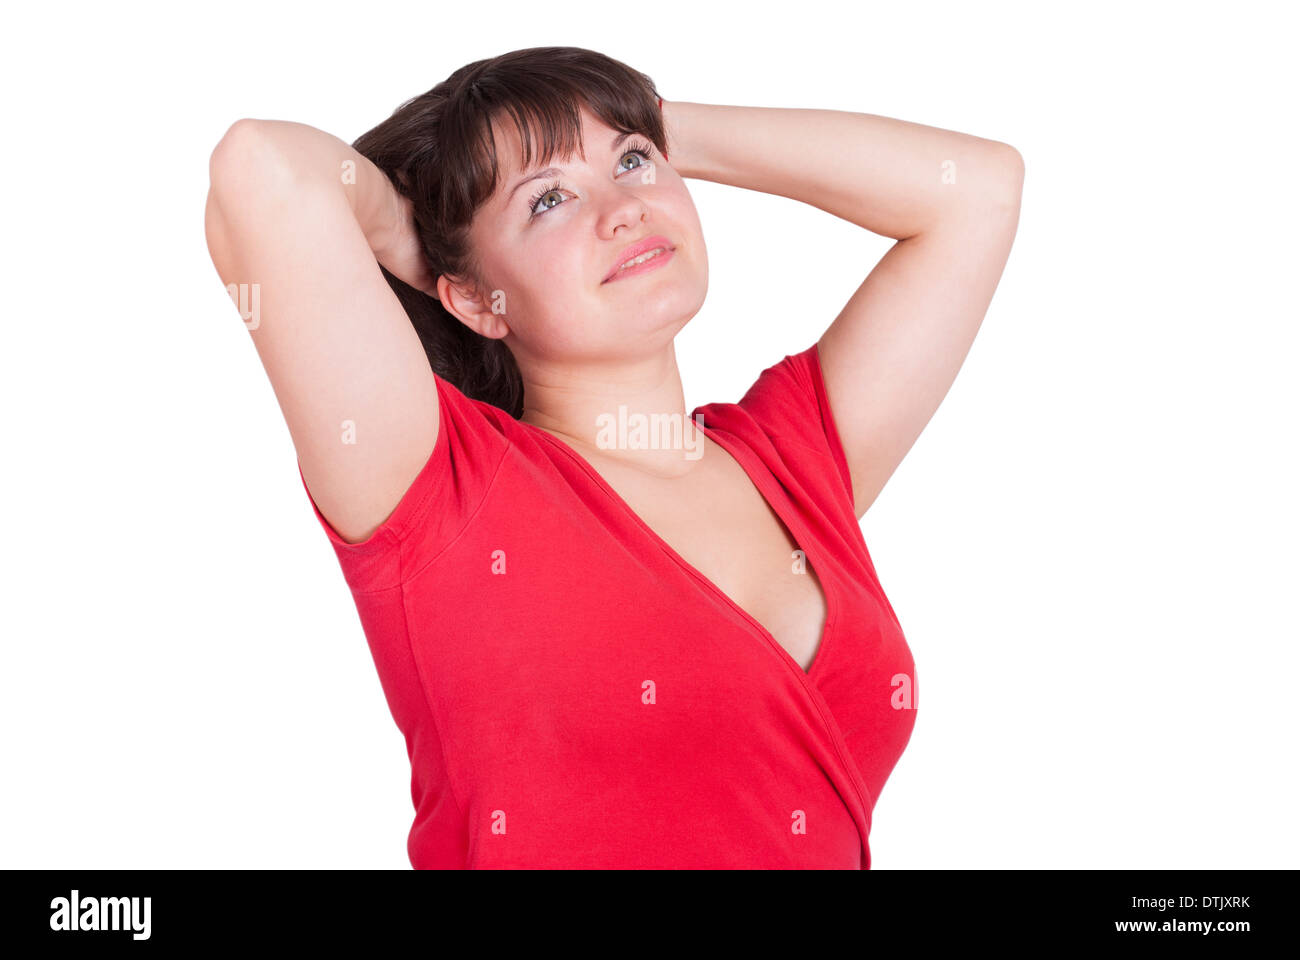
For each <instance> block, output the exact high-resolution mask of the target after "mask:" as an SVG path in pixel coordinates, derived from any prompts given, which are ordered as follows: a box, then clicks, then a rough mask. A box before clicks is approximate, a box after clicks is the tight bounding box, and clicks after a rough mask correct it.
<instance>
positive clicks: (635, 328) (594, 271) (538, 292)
mask: <svg viewBox="0 0 1300 960" xmlns="http://www.w3.org/2000/svg"><path fill="white" fill-rule="evenodd" d="M582 119H583V152H585V158H584V157H583V156H582V155H581V154H575V155H573V156H572V157H569V158H567V159H566V158H563V157H560V156H556V157H553V158H552V159H551V162H550V164H549V165H548V166H547V167H546V168H545V170H543V169H542V168H540V166H539V165H538V164H537V163H536V159H537V158H536V152H534V163H533V165H532V166H531V167H530V168H529V169H526V170H525V169H521V168H520V158H521V157H522V152H521V150H520V144H519V139H518V135H517V133H516V131H515V129H514V125H513V124H512V123H507V124H505V125H504V126H497V127H496V128H495V129H496V134H497V156H498V162H499V163H500V164H501V174H500V179H499V182H498V184H497V188H496V191H495V193H494V195H493V196H492V197H491V198H490V199H489V200H488V201H487V202H486V203H485V204H484V205H483V206H482V207H480V208H479V210H478V212H477V214H476V216H475V219H474V222H473V224H472V225H471V228H470V243H471V244H472V245H473V249H474V250H475V251H476V252H477V254H478V258H479V262H480V265H481V268H482V273H483V280H484V283H486V284H487V289H486V290H483V291H481V293H482V295H483V296H484V297H485V298H487V299H486V301H485V302H487V303H488V304H489V305H490V304H491V303H496V304H498V306H497V307H496V310H495V312H494V313H493V314H492V315H491V317H488V316H486V315H483V314H480V318H479V320H478V321H477V322H475V323H474V324H472V325H473V326H475V327H476V329H479V332H481V333H483V334H484V335H486V336H500V335H502V332H503V331H507V330H508V337H509V339H508V340H507V342H508V343H510V346H511V349H512V350H513V351H514V352H515V355H516V357H517V358H518V357H520V354H521V352H522V354H523V355H524V356H525V357H527V358H532V357H536V358H542V359H544V360H548V361H552V362H554V361H582V360H591V361H597V362H599V361H610V360H626V359H633V358H636V357H638V356H642V355H644V354H646V353H647V352H652V351H654V350H655V349H658V348H662V347H663V345H664V344H665V343H667V342H668V341H670V340H671V339H672V337H673V336H675V335H676V333H677V331H678V330H680V329H681V328H682V327H683V326H685V324H686V323H687V321H689V320H690V318H691V317H693V316H694V315H695V313H696V312H697V311H698V310H699V308H700V306H701V304H703V302H704V296H705V293H706V291H707V289H708V259H707V255H706V253H705V248H704V236H703V233H702V232H701V229H700V220H699V216H698V214H697V213H696V210H695V204H694V202H693V201H692V200H691V195H690V193H689V191H688V190H687V189H686V184H685V183H684V182H683V180H682V178H681V177H680V176H678V175H677V172H676V171H675V170H673V168H672V167H671V166H669V165H668V163H667V162H666V161H665V160H664V159H663V156H662V155H661V154H660V153H659V151H658V150H656V149H655V147H654V146H653V144H651V143H650V141H649V140H648V139H647V138H646V137H644V136H641V135H640V134H635V133H634V134H629V135H626V136H624V135H621V134H619V133H617V131H615V130H612V129H611V128H609V127H607V126H605V125H604V124H603V123H601V121H600V120H598V119H597V118H596V117H595V116H594V115H592V114H591V113H589V112H588V111H587V110H586V109H583V110H582ZM548 171H549V172H548ZM654 238H661V240H660V242H657V243H656V244H655V245H662V246H664V247H665V249H664V251H663V252H662V253H660V254H659V255H658V256H656V257H654V258H653V259H652V260H651V261H648V262H647V264H646V266H645V267H642V268H640V270H638V271H637V272H635V273H634V272H630V271H623V273H622V274H615V273H613V271H615V270H616V268H618V267H619V265H620V264H621V263H622V262H623V261H625V260H627V259H628V256H627V255H626V254H625V252H624V251H626V250H627V249H628V248H629V247H631V246H632V245H634V244H638V243H641V242H642V241H645V240H653V239H654ZM664 241H666V242H664ZM611 274H613V275H612V276H611ZM500 321H504V323H501V322H500Z"/></svg>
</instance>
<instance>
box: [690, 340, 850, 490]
mask: <svg viewBox="0 0 1300 960" xmlns="http://www.w3.org/2000/svg"><path fill="white" fill-rule="evenodd" d="M739 406H740V407H742V408H743V409H744V410H746V411H747V412H748V413H749V414H750V416H752V417H753V418H754V420H755V422H757V423H758V424H759V426H760V427H762V429H763V432H764V433H766V434H767V435H768V436H770V437H773V438H780V439H783V440H787V441H794V442H795V443H798V444H800V445H802V446H805V447H810V448H812V449H813V450H814V451H816V452H817V453H819V454H820V455H821V456H822V457H823V458H824V459H825V460H826V461H828V462H829V463H831V464H832V465H833V468H834V471H835V473H836V475H837V476H838V479H839V482H840V483H841V484H842V486H843V490H844V492H845V493H846V494H847V495H848V497H849V503H850V504H852V502H853V480H852V477H851V476H850V474H849V464H848V460H847V458H846V457H845V455H844V447H843V445H842V444H841V442H840V434H839V430H838V429H837V428H836V426H835V417H834V415H833V414H832V413H831V404H830V398H829V396H828V395H827V393H826V383H825V381H824V380H823V379H822V367H821V356H820V354H819V352H818V347H817V344H816V343H814V344H813V345H812V346H811V347H809V348H808V349H807V350H804V351H801V352H800V353H795V354H791V355H789V356H787V357H785V358H784V359H782V360H781V361H780V362H779V363H776V364H774V365H773V366H771V367H768V368H767V369H766V370H764V371H763V372H762V373H761V374H759V376H758V379H757V380H756V381H754V385H753V386H752V387H750V388H749V390H748V391H747V392H746V393H745V395H744V396H743V397H742V398H741V400H740V404H739ZM706 426H707V424H706Z"/></svg>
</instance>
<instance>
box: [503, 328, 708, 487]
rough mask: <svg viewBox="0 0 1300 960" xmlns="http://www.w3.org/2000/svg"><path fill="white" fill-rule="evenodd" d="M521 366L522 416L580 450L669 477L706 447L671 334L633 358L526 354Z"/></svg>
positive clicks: (687, 468) (680, 472)
mask: <svg viewBox="0 0 1300 960" xmlns="http://www.w3.org/2000/svg"><path fill="white" fill-rule="evenodd" d="M519 371H520V374H521V375H522V377H523V381H524V412H523V416H521V417H520V418H519V419H520V420H521V421H523V422H524V423H529V424H532V425H533V426H535V427H538V428H539V429H542V430H545V431H546V432H547V433H550V434H552V435H554V436H556V437H558V438H560V439H561V440H564V441H565V442H566V443H568V444H569V445H570V446H572V447H573V448H574V449H575V450H576V451H577V452H579V453H581V454H583V455H584V456H587V457H589V458H592V459H603V460H606V461H615V462H617V463H619V464H622V465H625V466H630V467H635V468H636V469H639V470H642V471H645V472H647V473H652V474H655V475H658V476H665V477H670V476H681V475H683V474H685V473H687V472H689V471H690V469H691V468H692V467H693V466H694V464H695V462H696V461H697V460H699V458H700V455H701V453H702V452H703V445H704V442H705V438H704V435H703V433H702V432H701V431H700V430H699V429H698V428H697V426H696V424H695V422H694V421H693V420H691V418H690V417H689V415H688V413H687V411H686V402H685V398H684V394H683V392H682V379H681V374H680V373H679V372H678V370H677V356H676V353H675V352H674V349H673V344H672V343H671V342H670V343H668V345H667V346H666V347H665V349H663V350H662V351H659V352H657V353H654V354H652V355H649V356H646V357H640V358H636V359H632V360H617V361H602V362H598V363H581V364H574V363H564V364H556V363H554V362H551V361H547V360H543V359H537V358H531V357H530V358H527V359H526V360H522V361H521V362H520V364H519Z"/></svg>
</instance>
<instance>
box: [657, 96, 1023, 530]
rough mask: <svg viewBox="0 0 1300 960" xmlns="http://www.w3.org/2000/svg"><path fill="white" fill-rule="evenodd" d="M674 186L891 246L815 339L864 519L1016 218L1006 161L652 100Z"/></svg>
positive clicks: (821, 121)
mask: <svg viewBox="0 0 1300 960" xmlns="http://www.w3.org/2000/svg"><path fill="white" fill-rule="evenodd" d="M663 109H664V117H665V121H666V123H667V126H668V133H669V157H670V158H671V159H670V161H669V162H670V163H672V165H673V167H674V168H675V169H676V170H677V171H678V172H679V173H680V174H681V175H682V176H684V177H695V178H697V179H703V180H711V181H714V182H717V183H727V184H731V185H733V186H738V187H745V188H747V189H751V190H760V191H762V192H764V193H772V194H778V195H780V196H783V197H789V198H791V199H793V200H800V201H803V202H804V203H809V204H811V205H813V206H815V207H818V208H820V209H822V210H825V211H827V212H828V213H832V214H834V215H835V216H837V217H841V218H843V219H845V220H848V221H850V222H851V223H855V224H857V225H858V226H860V227H864V228H865V229H867V230H870V231H872V232H873V233H878V234H881V235H882V236H887V237H893V238H894V239H896V240H897V241H898V242H897V243H896V244H894V246H893V247H891V248H890V250H889V251H888V252H887V253H886V254H885V256H884V257H882V258H881V259H880V262H879V263H877V264H876V266H875V268H874V269H872V270H871V272H870V273H869V274H868V275H867V277H866V279H865V280H864V281H863V282H862V284H861V286H859V287H858V289H857V291H856V292H855V293H854V294H853V296H852V297H851V298H850V299H849V302H848V303H847V304H846V305H845V307H844V309H843V310H842V311H840V313H839V315H838V316H837V317H836V318H835V319H834V321H833V322H832V323H831V324H830V326H829V327H828V328H827V329H826V331H825V333H824V334H823V335H822V337H821V339H820V340H819V341H818V354H819V356H820V358H821V364H822V371H823V375H824V378H825V381H826V391H827V394H828V395H829V397H830V403H831V411H832V413H833V414H834V416H835V423H836V426H837V427H838V429H839V434H840V440H841V442H842V444H843V446H844V453H845V457H846V459H847V460H848V464H849V472H850V475H851V476H852V479H853V499H854V506H855V511H856V513H857V516H858V517H859V518H861V517H862V515H863V514H865V513H866V511H867V508H868V507H870V506H871V504H872V503H873V502H874V501H875V499H876V497H877V496H878V495H879V494H880V491H881V488H883V487H884V485H885V482H886V481H887V480H888V479H889V478H890V476H892V475H893V473H894V470H895V469H896V468H897V467H898V464H899V463H900V462H901V461H902V459H903V457H904V456H905V455H906V454H907V452H908V451H909V450H910V449H911V448H912V445H913V444H914V443H915V442H916V438H917V437H918V436H919V435H920V433H921V431H922V430H923V429H924V427H925V425H926V424H927V423H929V422H930V418H931V417H932V416H933V415H934V412H935V410H937V409H938V407H939V404H940V402H941V401H942V400H943V398H944V396H946V395H947V393H948V390H949V388H950V387H951V386H952V383H953V381H954V379H956V376H957V371H958V370H959V369H960V368H961V365H962V363H963V362H964V361H965V359H966V355H967V353H968V352H969V351H970V347H971V344H972V343H973V342H974V339H975V334H976V332H977V331H978V330H979V327H980V324H981V323H982V322H983V319H984V314H985V312H986V311H987V310H988V307H989V303H990V302H991V301H992V299H993V292H994V290H996V288H997V284H998V280H999V279H1000V278H1001V276H1002V270H1003V268H1004V267H1005V265H1006V261H1007V257H1008V256H1009V255H1010V252H1011V244H1012V241H1013V240H1014V238H1015V234H1016V227H1017V225H1018V222H1019V218H1020V193H1021V187H1022V185H1023V182H1024V163H1023V161H1022V159H1021V157H1020V154H1019V152H1018V151H1016V150H1015V148H1013V147H1011V146H1009V145H1008V144H1005V143H1002V142H1000V141H996V140H985V139H982V138H980V137H973V136H969V135H967V134H962V133H955V132H953V131H950V130H942V129H939V128H937V127H929V126H924V125H922V124H916V123H909V122H906V121H903V120H895V119H891V118H888V117H880V116H874V115H872V114H864V113H848V112H843V111H837V110H801V109H777V108H765V107H732V106H717V105H712V104H699V103H686V102H679V101H672V102H670V101H667V100H665V101H664V104H663Z"/></svg>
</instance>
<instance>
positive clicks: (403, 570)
mask: <svg viewBox="0 0 1300 960" xmlns="http://www.w3.org/2000/svg"><path fill="white" fill-rule="evenodd" d="M434 379H435V381H436V384H437V390H438V438H437V440H436V441H435V442H434V446H433V451H432V452H431V453H430V454H429V459H428V460H427V461H425V464H424V466H423V467H422V468H421V470H420V472H419V474H418V475H417V476H416V478H415V479H414V480H413V481H412V482H411V485H410V486H409V487H408V488H407V490H406V492H405V493H404V494H403V495H402V498H401V500H399V501H398V503H397V506H396V507H394V508H393V512H392V513H391V514H389V516H388V518H387V519H386V520H385V521H384V522H383V523H382V524H380V526H379V527H378V528H377V529H376V530H375V531H374V532H373V533H372V534H371V535H370V536H369V537H367V538H366V539H365V540H362V541H360V542H358V543H348V542H347V541H346V540H344V539H343V537H342V536H340V535H339V533H338V531H337V530H335V529H334V527H333V526H331V525H330V522H329V521H328V520H326V519H325V516H324V514H322V513H321V512H320V508H319V507H318V506H317V505H316V501H315V499H314V498H313V497H312V495H311V491H310V490H309V489H308V488H307V481H306V479H305V478H304V477H303V475H302V466H301V464H300V465H299V467H298V479H299V480H300V481H301V482H302V486H303V490H304V491H305V492H306V494H307V500H308V502H309V503H310V504H311V509H312V512H313V513H314V514H315V516H316V520H317V522H318V523H319V524H320V526H321V528H322V529H323V530H324V531H325V535H326V537H328V539H329V542H330V545H331V546H332V547H333V548H334V552H335V554H337V556H338V558H339V563H340V565H341V566H342V568H343V575H344V578H345V579H346V580H347V582H348V585H349V586H350V587H351V588H352V589H353V590H354V591H370V590H383V589H388V588H391V587H394V586H397V585H398V584H399V583H401V582H403V580H405V579H406V578H408V577H410V576H412V575H414V573H416V572H418V570H419V569H421V568H422V567H424V566H425V565H426V564H428V563H429V562H430V561H432V560H433V559H435V558H436V557H437V555H438V554H439V553H441V551H442V550H443V549H444V548H445V547H446V546H447V545H448V544H449V543H451V541H452V540H454V539H455V538H456V536H458V535H459V533H460V532H461V531H462V530H463V529H464V528H465V526H466V524H468V522H469V521H470V519H472V517H473V515H474V513H475V512H476V511H477V510H478V507H479V505H480V504H481V503H482V502H483V499H484V497H485V496H486V495H487V491H488V489H489V488H490V487H491V484H492V480H493V478H494V477H495V475H496V472H497V470H498V469H499V468H500V466H501V463H502V461H503V460H504V459H505V454H506V451H507V449H508V448H509V446H510V442H509V440H508V439H507V437H506V421H510V420H511V419H512V418H511V417H510V415H509V414H508V413H506V412H505V411H504V410H501V409H499V408H497V407H494V406H492V405H491V404H489V403H485V402H483V401H481V400H472V399H470V398H469V397H467V396H465V395H464V394H463V393H461V391H460V390H459V389H457V388H456V387H455V386H454V385H452V384H451V383H450V382H449V381H447V380H444V379H443V378H442V377H440V376H438V375H437V374H436V373H435V374H434Z"/></svg>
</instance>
